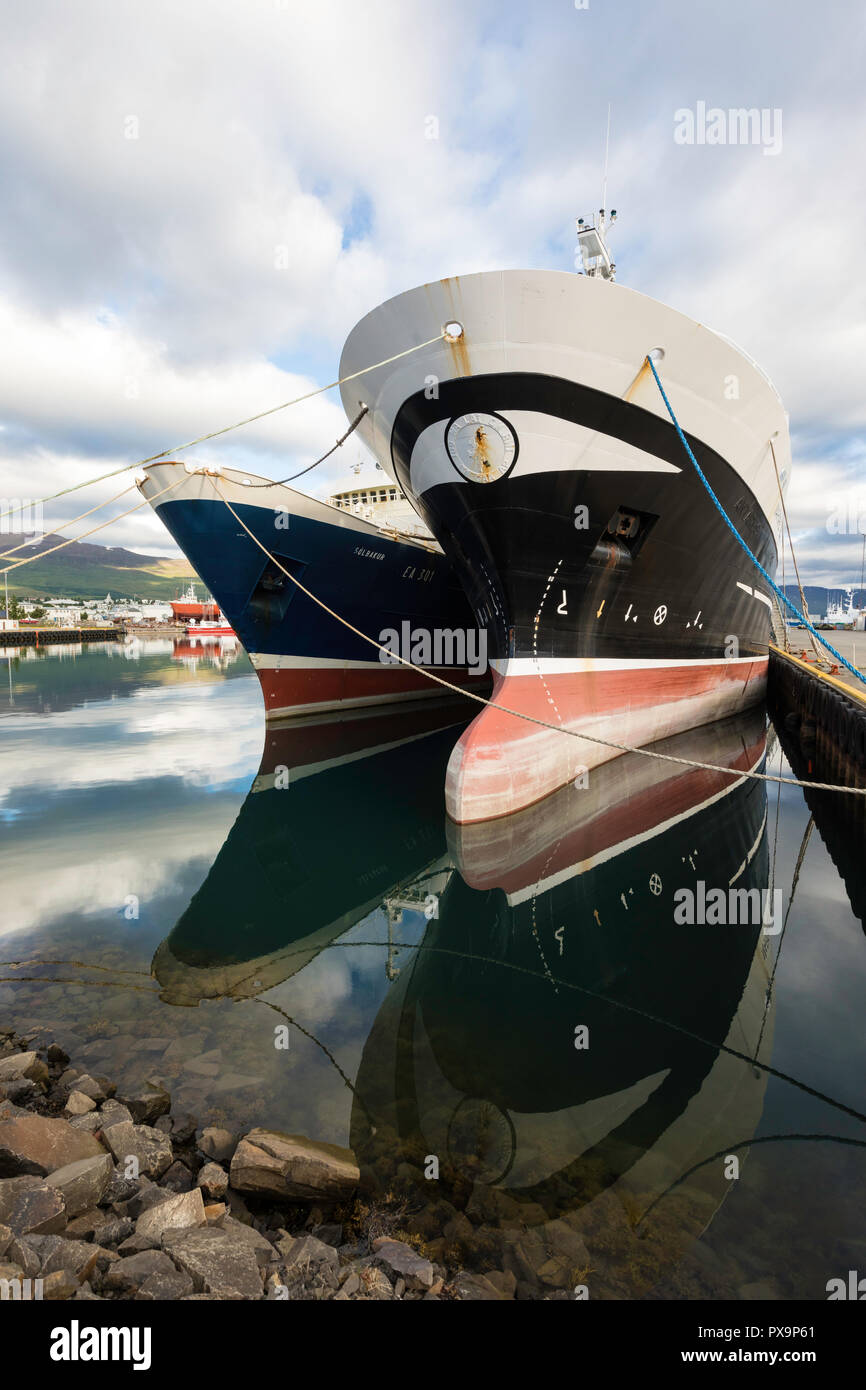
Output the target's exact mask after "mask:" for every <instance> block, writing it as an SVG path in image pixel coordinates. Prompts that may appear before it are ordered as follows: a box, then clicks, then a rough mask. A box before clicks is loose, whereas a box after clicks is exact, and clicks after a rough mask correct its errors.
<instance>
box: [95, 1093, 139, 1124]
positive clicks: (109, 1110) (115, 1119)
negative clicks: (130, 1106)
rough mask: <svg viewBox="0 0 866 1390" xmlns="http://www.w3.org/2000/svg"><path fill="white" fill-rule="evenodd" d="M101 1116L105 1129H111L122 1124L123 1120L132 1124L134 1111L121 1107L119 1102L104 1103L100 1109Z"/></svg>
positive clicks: (108, 1101) (107, 1101)
mask: <svg viewBox="0 0 866 1390" xmlns="http://www.w3.org/2000/svg"><path fill="white" fill-rule="evenodd" d="M99 1114H100V1118H101V1120H102V1128H103V1129H110V1128H111V1126H112V1125H117V1124H120V1123H121V1122H122V1121H123V1120H126V1121H127V1122H129V1123H131V1122H132V1111H131V1110H127V1108H126V1106H125V1105H121V1103H120V1101H119V1100H106V1101H104V1102H103V1104H102V1105H101V1106H100V1107H99Z"/></svg>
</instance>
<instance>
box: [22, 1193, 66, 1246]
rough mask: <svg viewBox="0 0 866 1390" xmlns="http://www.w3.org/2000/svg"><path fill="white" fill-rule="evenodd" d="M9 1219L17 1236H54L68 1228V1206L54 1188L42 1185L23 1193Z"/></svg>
mask: <svg viewBox="0 0 866 1390" xmlns="http://www.w3.org/2000/svg"><path fill="white" fill-rule="evenodd" d="M8 1219H9V1225H10V1226H11V1227H12V1229H13V1231H14V1232H15V1234H16V1235H19V1236H29V1235H49V1234H52V1235H53V1234H55V1233H56V1232H57V1231H62V1230H64V1229H65V1227H66V1204H65V1202H64V1201H63V1197H62V1196H61V1194H60V1193H59V1192H57V1191H55V1189H54V1188H53V1187H49V1186H48V1185H47V1184H46V1183H40V1185H39V1187H34V1188H31V1189H30V1191H28V1192H22V1193H21V1195H20V1196H19V1197H18V1199H17V1201H16V1202H15V1205H14V1206H13V1208H12V1210H11V1211H10V1213H9V1218H8Z"/></svg>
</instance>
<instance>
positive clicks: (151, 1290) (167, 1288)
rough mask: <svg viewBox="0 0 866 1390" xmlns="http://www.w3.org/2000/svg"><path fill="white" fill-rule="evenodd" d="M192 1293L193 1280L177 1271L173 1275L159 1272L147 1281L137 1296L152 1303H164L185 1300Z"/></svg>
mask: <svg viewBox="0 0 866 1390" xmlns="http://www.w3.org/2000/svg"><path fill="white" fill-rule="evenodd" d="M192 1291H193V1282H192V1279H191V1278H190V1277H189V1275H188V1274H186V1273H184V1271H183V1270H180V1269H175V1270H174V1272H173V1273H171V1272H169V1271H168V1270H157V1272H156V1273H155V1274H151V1275H150V1276H149V1277H148V1278H147V1279H145V1281H144V1283H143V1284H142V1285H141V1287H140V1289H139V1290H138V1293H137V1294H136V1295H135V1296H136V1298H140V1299H142V1300H148V1301H150V1302H157V1301H158V1302H162V1301H164V1300H166V1299H175V1298H185V1297H186V1295H187V1294H190V1293H192Z"/></svg>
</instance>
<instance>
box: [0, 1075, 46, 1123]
mask: <svg viewBox="0 0 866 1390" xmlns="http://www.w3.org/2000/svg"><path fill="white" fill-rule="evenodd" d="M38 1091H39V1087H38V1086H37V1085H36V1082H35V1081H28V1080H27V1079H26V1078H24V1077H20V1078H19V1079H17V1080H15V1081H0V1097H2V1098H3V1100H5V1101H7V1102H9V1103H10V1104H13V1103H14V1104H15V1105H16V1106H18V1107H19V1108H20V1107H21V1106H25V1105H28V1104H29V1103H30V1101H32V1100H33V1098H34V1096H35V1095H37V1093H38ZM22 1113H23V1114H26V1113H27V1111H26V1110H24V1111H22Z"/></svg>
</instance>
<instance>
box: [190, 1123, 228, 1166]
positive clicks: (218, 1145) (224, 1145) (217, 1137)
mask: <svg viewBox="0 0 866 1390" xmlns="http://www.w3.org/2000/svg"><path fill="white" fill-rule="evenodd" d="M236 1145H237V1140H236V1139H235V1136H234V1135H233V1134H232V1133H231V1131H230V1130H227V1129H219V1128H218V1127H217V1126H215V1125H209V1126H208V1127H207V1129H203V1130H202V1132H201V1139H200V1140H199V1141H198V1147H199V1149H200V1150H201V1152H202V1153H203V1154H204V1155H205V1157H206V1158H212V1159H214V1160H215V1161H216V1162H217V1163H228V1162H229V1160H230V1158H231V1156H232V1154H233V1153H234V1151H235V1147H236Z"/></svg>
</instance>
